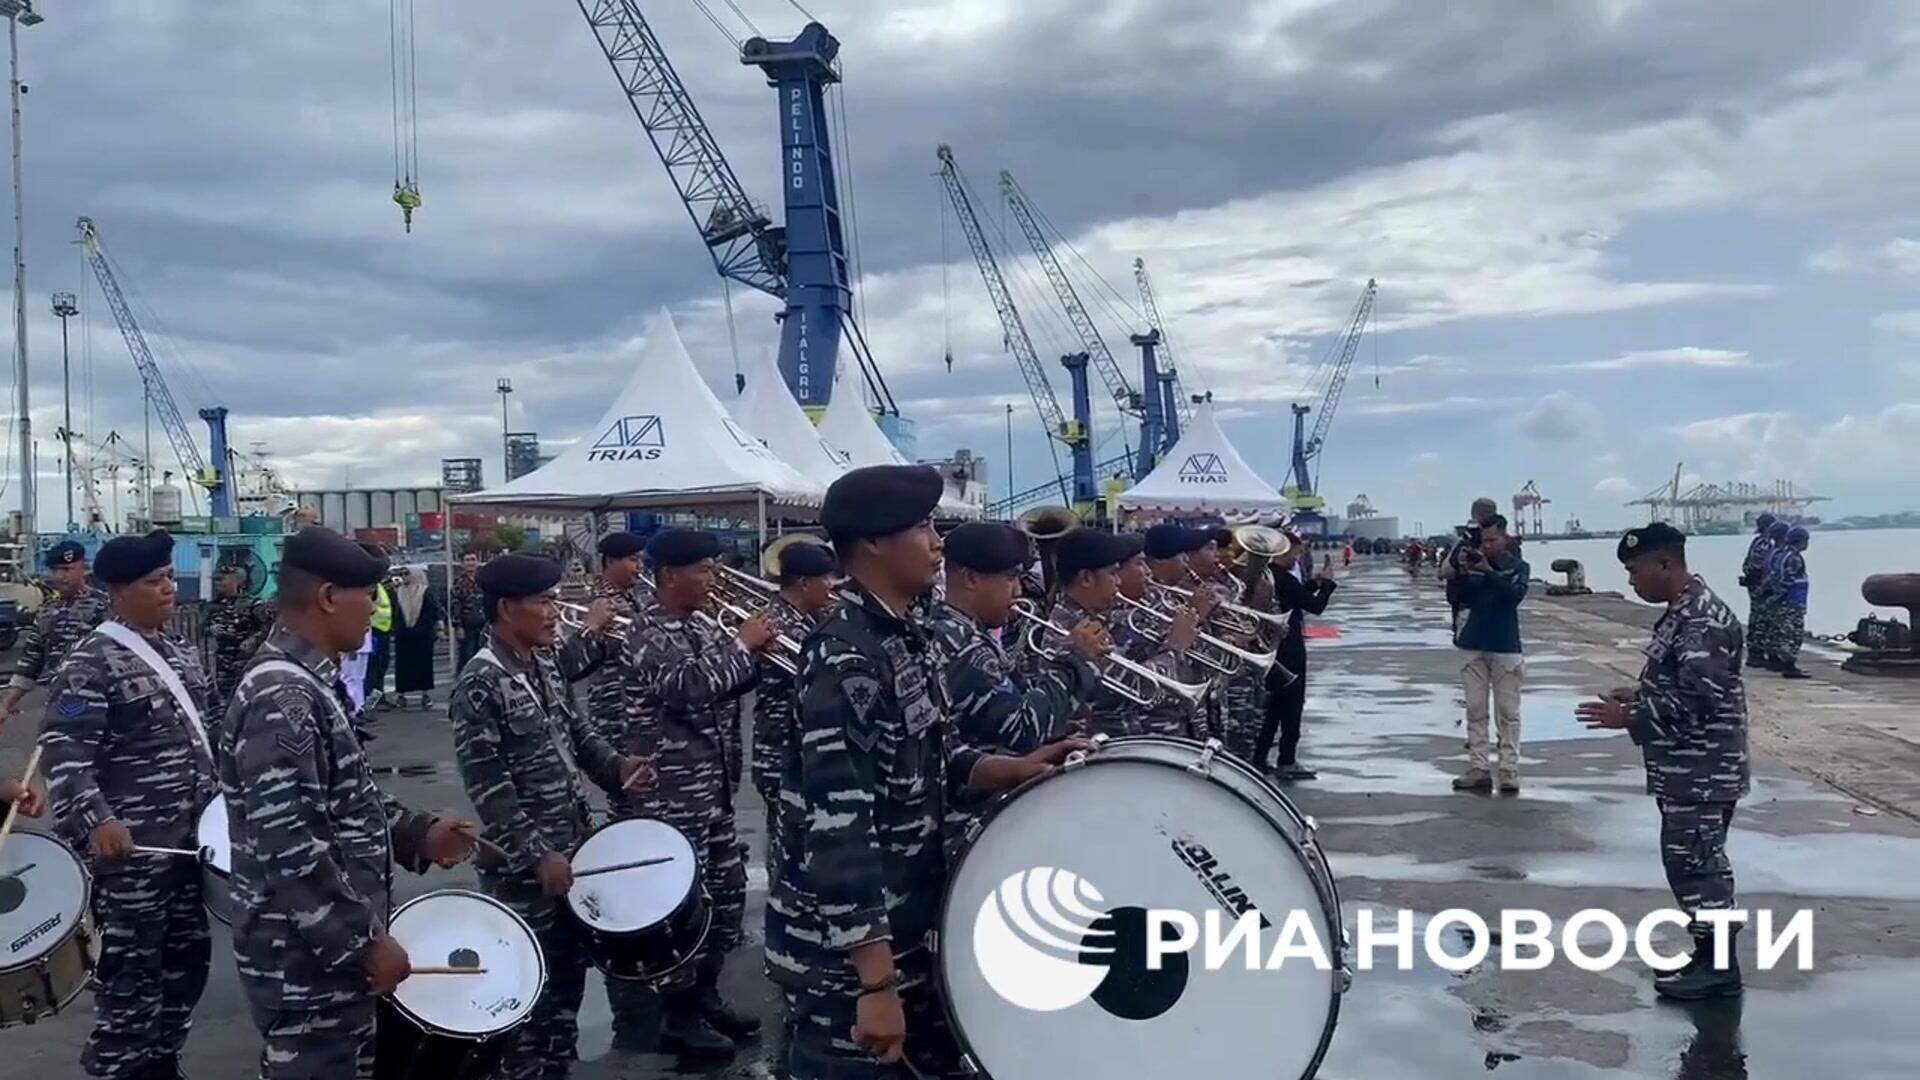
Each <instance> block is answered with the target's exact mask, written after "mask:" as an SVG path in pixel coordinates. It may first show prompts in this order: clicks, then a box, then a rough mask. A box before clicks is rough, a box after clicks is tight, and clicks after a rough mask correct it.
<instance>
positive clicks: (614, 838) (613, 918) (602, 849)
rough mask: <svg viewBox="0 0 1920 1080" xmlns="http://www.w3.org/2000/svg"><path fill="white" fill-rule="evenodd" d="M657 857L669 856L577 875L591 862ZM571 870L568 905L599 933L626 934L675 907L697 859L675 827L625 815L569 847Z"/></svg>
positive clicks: (690, 887)
mask: <svg viewBox="0 0 1920 1080" xmlns="http://www.w3.org/2000/svg"><path fill="white" fill-rule="evenodd" d="M661 858H664V859H670V860H672V861H671V862H664V863H659V864H656V865H653V866H642V867H636V868H634V869H632V870H615V871H612V872H610V873H605V874H595V875H594V876H592V877H584V878H583V877H579V876H578V875H579V874H580V872H581V871H583V870H591V869H593V868H594V867H596V866H612V865H614V864H616V863H628V862H638V861H640V860H642V859H661ZM573 872H574V874H575V878H574V882H573V888H572V889H569V890H568V891H567V905H568V906H569V907H571V908H572V909H573V913H574V915H575V916H576V917H578V918H579V920H580V921H581V922H582V923H584V924H586V925H587V926H589V927H591V928H592V929H594V930H598V931H601V932H602V933H608V934H631V933H633V932H635V931H638V930H645V929H647V928H648V927H650V926H655V925H658V924H659V923H661V922H664V921H666V919H667V918H668V917H669V916H671V915H673V914H674V913H675V912H677V911H679V910H680V906H681V905H682V904H685V903H686V902H687V898H688V897H690V896H692V895H693V891H694V888H695V887H696V884H697V882H698V881H699V878H700V864H699V861H698V860H697V859H695V858H694V854H693V845H692V844H690V843H688V842H687V838H686V836H685V835H683V834H682V833H681V832H680V830H679V829H676V828H674V827H673V826H671V825H669V824H667V823H666V822H664V821H652V820H648V819H644V818H630V819H628V820H626V821H616V822H613V823H611V824H609V825H606V826H603V827H602V828H601V829H600V830H599V831H597V832H595V833H594V834H593V835H592V836H589V837H587V842H586V843H584V844H581V845H580V850H579V851H577V852H575V853H574V856H573Z"/></svg>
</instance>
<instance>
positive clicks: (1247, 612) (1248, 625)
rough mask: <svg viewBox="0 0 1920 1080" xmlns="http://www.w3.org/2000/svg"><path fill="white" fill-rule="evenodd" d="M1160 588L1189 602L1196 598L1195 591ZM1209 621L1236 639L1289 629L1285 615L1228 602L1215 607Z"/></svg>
mask: <svg viewBox="0 0 1920 1080" xmlns="http://www.w3.org/2000/svg"><path fill="white" fill-rule="evenodd" d="M1160 587H1161V588H1163V589H1165V590H1167V591H1168V592H1170V593H1172V594H1174V595H1175V596H1184V597H1186V598H1187V599H1189V600H1191V599H1193V596H1194V590H1192V589H1184V588H1181V587H1180V586H1178V585H1162V586H1160ZM1207 621H1208V622H1211V623H1212V624H1213V625H1215V626H1216V627H1218V628H1219V629H1220V631H1221V632H1222V633H1226V634H1230V635H1232V636H1234V637H1249V638H1250V637H1258V636H1260V634H1261V633H1263V632H1264V631H1265V630H1267V629H1269V628H1271V629H1276V630H1285V629H1286V628H1287V617H1286V616H1285V615H1278V614H1275V613H1274V612H1271V611H1261V610H1260V609H1259V608H1250V607H1248V606H1246V605H1245V604H1235V603H1231V602H1229V601H1226V600H1222V601H1220V602H1219V603H1218V604H1215V605H1214V607H1213V614H1212V615H1210V616H1208V619H1207ZM1262 624H1265V625H1262Z"/></svg>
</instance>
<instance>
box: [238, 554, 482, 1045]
mask: <svg viewBox="0 0 1920 1080" xmlns="http://www.w3.org/2000/svg"><path fill="white" fill-rule="evenodd" d="M386 570H387V560H386V559H385V558H384V557H382V556H379V555H375V554H373V553H371V552H369V551H367V550H366V549H365V548H363V547H361V546H360V545H359V544H356V543H354V542H353V541H351V540H348V539H346V538H345V537H343V536H341V535H339V534H338V533H335V532H333V531H332V530H330V529H326V528H322V527H321V526H318V525H314V526H309V527H308V528H306V529H303V530H301V531H300V532H298V533H295V534H294V535H293V536H290V537H288V538H287V544H286V550H285V552H284V554H283V555H282V557H281V562H280V570H279V591H278V595H279V603H280V615H279V621H278V623H277V624H276V625H274V626H273V628H272V629H271V631H270V632H269V633H268V635H267V640H266V642H265V644H263V645H262V646H261V647H260V650H259V651H258V652H257V653H256V654H255V655H254V657H253V662H252V663H251V664H250V665H249V666H248V668H247V671H246V673H245V676H244V677H243V678H241V679H239V680H238V688H237V691H238V692H237V693H236V694H235V696H234V698H233V701H232V703H231V704H230V705H229V706H228V708H227V713H226V726H225V730H226V738H225V739H224V740H222V742H223V745H222V747H221V749H220V752H219V754H218V758H219V771H220V787H221V790H222V792H223V793H224V794H225V795H226V799H227V822H228V830H229V834H230V837H231V839H232V842H233V869H232V879H231V883H232V889H233V902H234V914H233V951H234V957H235V959H236V960H237V961H238V962H239V968H240V983H241V986H242V987H243V988H244V989H245V990H246V994H247V1001H248V1004H249V1005H251V1006H252V1010H253V1020H254V1024H255V1026H256V1027H258V1028H259V1029H260V1034H261V1037H262V1039H263V1040H264V1046H263V1047H262V1049H261V1055H260V1074H259V1075H260V1076H261V1077H262V1078H263V1080H277V1078H283V1077H284V1078H288V1080H305V1078H308V1077H340V1078H349V1077H352V1078H359V1080H370V1078H371V1077H372V1076H373V1075H374V1016H375V1005H376V1001H377V999H378V997H379V996H380V995H383V994H389V993H392V992H393V989H394V987H396V986H397V985H398V984H399V983H400V982H402V981H403V980H405V979H406V978H407V977H408V971H409V968H410V964H409V957H408V956H407V952H406V950H405V949H404V948H403V947H401V945H400V944H399V943H398V942H396V941H395V940H394V939H393V938H392V937H390V936H388V934H387V933H386V927H387V920H388V918H389V916H390V914H391V908H392V899H393V897H392V876H393V868H392V864H393V863H394V862H398V863H399V864H400V865H402V866H404V867H406V868H407V869H408V870H411V871H413V872H415V873H423V872H425V870H426V869H427V867H428V866H429V865H434V864H438V865H441V866H450V865H453V864H454V863H456V862H459V861H461V860H464V859H465V858H467V857H468V856H469V855H471V854H472V851H473V845H474V842H473V826H472V825H471V824H470V823H467V822H463V821H455V820H452V819H443V818H438V817H434V816H432V815H429V814H420V813H413V812H411V811H408V810H406V809H405V808H404V807H401V806H400V805H399V804H398V803H395V802H393V801H392V800H390V799H387V798H386V797H385V796H383V795H382V794H381V792H380V790H379V788H377V787H375V786H374V783H373V772H372V769H371V768H370V766H369V765H368V762H367V757H366V753H365V751H364V750H362V749H361V745H360V740H359V739H358V738H356V737H355V736H354V732H353V724H352V721H351V720H350V719H349V717H348V712H347V708H346V704H345V702H344V700H343V698H342V693H343V688H342V686H341V684H340V665H339V656H340V654H341V653H344V652H348V651H350V650H352V649H355V648H358V647H359V645H360V642H361V640H362V638H363V637H364V636H365V635H366V632H367V624H368V620H369V618H370V617H371V616H372V614H373V606H374V601H373V595H372V591H371V590H372V589H373V587H374V586H375V585H376V584H378V583H379V581H380V579H381V578H382V577H383V576H385V574H386Z"/></svg>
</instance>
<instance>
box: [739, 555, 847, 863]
mask: <svg viewBox="0 0 1920 1080" xmlns="http://www.w3.org/2000/svg"><path fill="white" fill-rule="evenodd" d="M779 559H780V575H779V579H778V581H779V585H780V592H779V595H778V597H777V598H776V599H775V600H774V602H773V606H772V607H770V608H768V609H767V611H768V613H769V614H770V615H771V616H772V617H773V624H774V630H775V631H776V632H778V633H780V634H784V635H786V637H787V638H788V639H789V640H792V641H805V640H806V639H807V635H808V634H811V633H813V628H814V626H815V625H816V624H817V623H818V622H819V621H820V618H821V617H822V616H823V615H825V614H826V612H827V608H828V607H830V606H832V604H833V575H834V571H835V569H836V567H835V565H834V561H833V552H832V551H830V550H828V549H827V548H826V547H824V546H822V545H820V544H811V543H792V544H788V545H787V546H786V547H784V548H781V549H780V555H779ZM767 656H768V654H767V653H762V654H761V656H760V684H759V686H758V687H757V688H756V689H755V691H754V698H753V786H754V789H755V790H757V791H758V792H760V798H761V799H762V800H764V801H765V802H766V804H767V870H768V871H769V872H773V871H775V870H777V869H778V868H779V865H780V859H779V854H778V852H777V850H776V845H777V844H778V843H779V839H780V829H779V824H778V820H777V819H778V816H779V813H780V804H781V798H780V770H781V764H782V762H783V761H785V760H786V757H787V754H788V753H789V750H790V749H791V752H793V753H798V752H799V748H798V747H797V746H794V745H793V714H794V710H795V709H796V708H797V707H798V705H799V702H798V700H797V699H796V698H795V697H794V676H793V675H790V674H788V673H787V670H786V669H785V668H783V667H781V666H779V665H778V664H775V663H773V662H771V661H770V660H768V659H767ZM787 659H788V660H790V661H793V662H795V663H798V661H799V658H798V657H793V656H790V657H787Z"/></svg>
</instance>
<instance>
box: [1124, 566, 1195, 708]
mask: <svg viewBox="0 0 1920 1080" xmlns="http://www.w3.org/2000/svg"><path fill="white" fill-rule="evenodd" d="M1129 539H1130V541H1131V546H1130V550H1131V551H1132V554H1130V555H1128V556H1127V558H1126V560H1125V561H1124V562H1122V563H1121V564H1120V576H1119V583H1118V584H1119V593H1118V597H1119V598H1117V599H1116V601H1115V606H1114V608H1113V620H1114V630H1113V639H1114V646H1115V648H1117V649H1118V650H1119V651H1120V653H1121V654H1122V655H1123V656H1125V657H1126V658H1127V659H1129V660H1132V661H1134V662H1135V663H1138V664H1143V665H1145V666H1146V667H1149V668H1151V669H1153V670H1154V671H1155V672H1156V673H1158V674H1159V675H1161V676H1162V677H1164V678H1166V679H1168V680H1169V681H1173V682H1188V683H1192V682H1204V681H1206V680H1205V673H1204V672H1199V673H1196V672H1197V671H1198V670H1199V669H1198V665H1195V664H1194V663H1193V662H1192V661H1191V660H1188V659H1187V654H1188V653H1189V651H1190V650H1192V649H1193V647H1194V645H1195V644H1196V643H1197V642H1198V640H1199V626H1200V616H1199V613H1198V611H1197V610H1196V609H1195V608H1194V606H1193V604H1192V603H1190V602H1188V601H1186V599H1185V598H1184V597H1180V596H1178V595H1177V594H1171V593H1168V594H1166V595H1167V596H1169V597H1170V598H1172V599H1176V600H1180V601H1181V603H1180V604H1179V605H1178V606H1176V607H1174V608H1173V609H1172V611H1171V612H1170V614H1171V616H1172V618H1173V622H1171V623H1166V622H1161V621H1160V620H1158V619H1154V618H1153V617H1152V616H1149V615H1146V614H1144V613H1141V612H1139V610H1138V609H1137V608H1135V607H1134V606H1133V604H1135V603H1138V604H1147V605H1149V606H1153V607H1156V608H1157V607H1158V605H1157V604H1155V601H1154V597H1153V591H1154V590H1153V569H1152V563H1151V561H1150V560H1149V559H1148V556H1147V553H1146V537H1144V536H1140V537H1131V538H1129ZM1161 591H1162V592H1163V593H1165V590H1161ZM1128 601H1132V603H1129V602H1128ZM1136 627H1137V628H1138V629H1136ZM1201 707H1202V706H1201V704H1200V703H1195V702H1189V701H1187V700H1186V699H1184V698H1182V697H1180V696H1179V695H1178V694H1174V693H1171V692H1163V693H1161V694H1159V695H1158V698H1157V699H1156V700H1155V701H1154V703H1153V704H1152V705H1151V706H1148V707H1147V708H1145V709H1140V707H1139V706H1135V709H1136V710H1137V711H1138V712H1139V713H1140V722H1139V729H1140V734H1143V735H1169V736H1177V737H1180V738H1194V737H1195V736H1196V734H1197V733H1198V731H1199V718H1200V709H1201Z"/></svg>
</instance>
